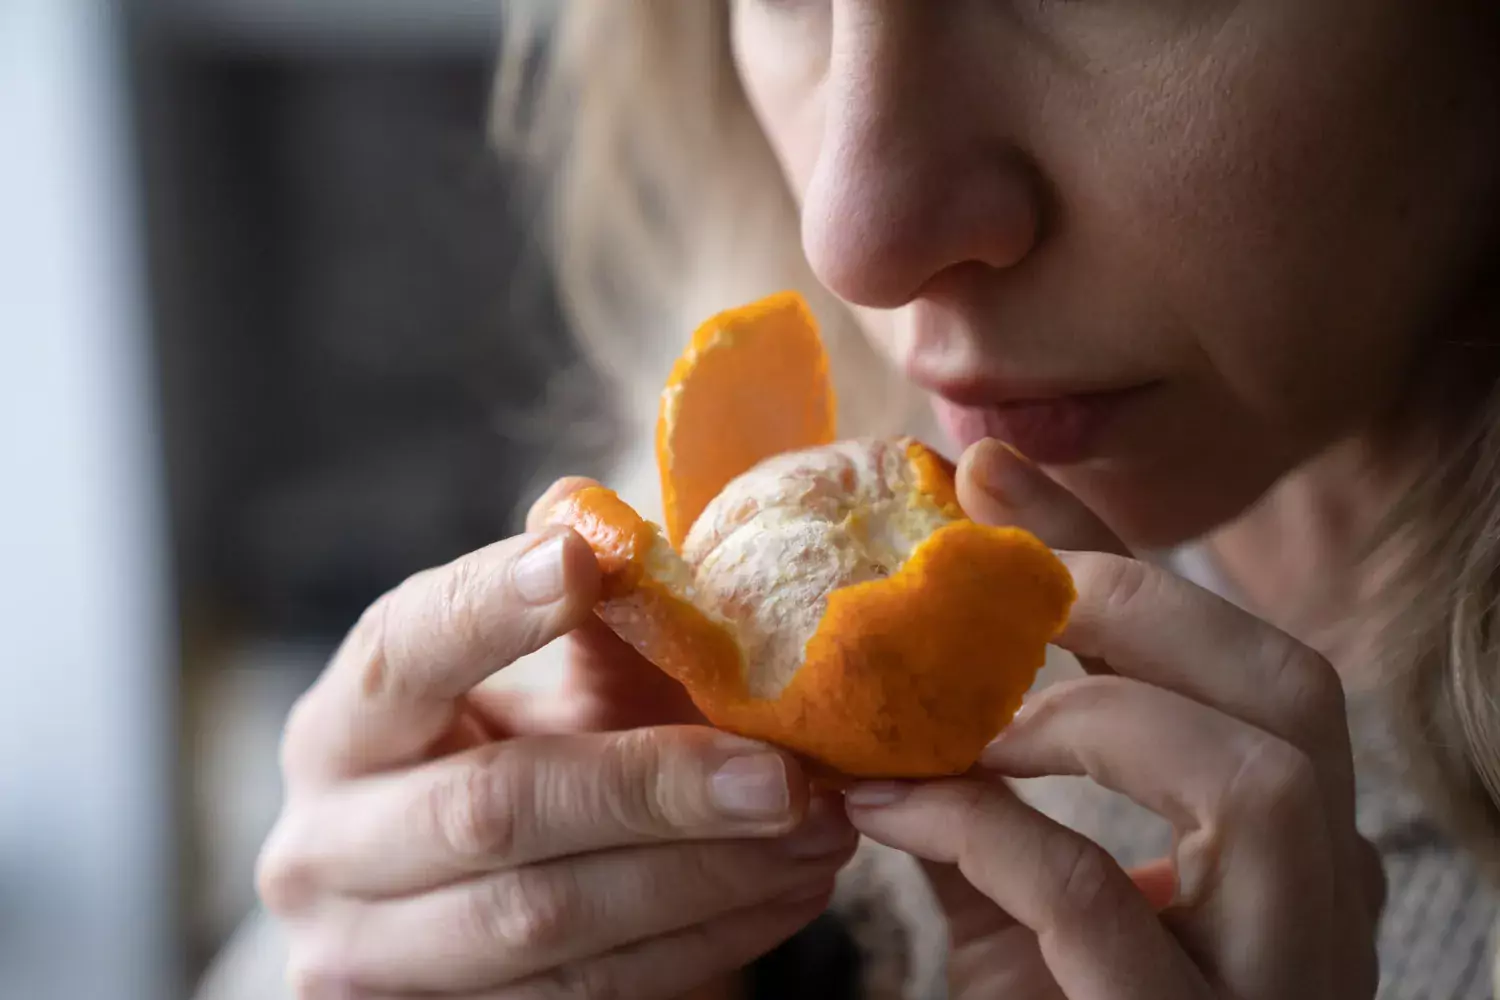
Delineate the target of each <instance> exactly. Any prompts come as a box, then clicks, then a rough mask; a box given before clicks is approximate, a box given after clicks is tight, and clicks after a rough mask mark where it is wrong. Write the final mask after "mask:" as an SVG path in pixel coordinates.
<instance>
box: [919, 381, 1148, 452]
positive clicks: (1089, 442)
mask: <svg viewBox="0 0 1500 1000" xmlns="http://www.w3.org/2000/svg"><path fill="white" fill-rule="evenodd" d="M1139 391H1140V390H1138V389H1125V390H1121V391H1118V392H1102V393H1091V394H1089V395H1079V396H1059V397H1057V398H1055V399H1037V400H1027V401H1022V402H1015V403H1003V404H999V405H996V406H961V405H959V404H957V403H953V402H950V401H949V400H946V399H942V398H938V399H935V400H934V401H933V409H934V411H935V412H936V414H937V418H938V422H939V423H941V424H942V425H943V429H944V430H945V431H946V432H947V433H948V435H949V436H950V437H952V438H953V440H954V442H955V443H956V444H957V445H958V446H959V447H960V448H967V447H968V446H969V445H971V444H973V443H974V442H976V441H980V440H983V439H984V438H998V439H999V440H1001V441H1004V442H1005V443H1007V444H1009V445H1011V446H1012V447H1013V448H1015V449H1016V450H1017V451H1019V452H1021V453H1022V454H1023V455H1025V456H1026V457H1027V458H1029V459H1031V460H1032V461H1033V462H1038V463H1040V464H1043V465H1074V464H1077V463H1079V462H1083V461H1086V460H1088V459H1090V458H1094V457H1097V455H1098V452H1099V447H1100V443H1101V439H1102V437H1103V435H1104V432H1105V430H1106V429H1107V428H1108V427H1109V425H1110V424H1111V423H1112V422H1113V421H1114V419H1115V417H1116V415H1117V414H1118V412H1119V409H1120V407H1121V405H1123V404H1124V403H1125V402H1127V401H1128V400H1129V399H1131V398H1132V397H1134V396H1135V395H1136V394H1137V393H1138V392H1139Z"/></svg>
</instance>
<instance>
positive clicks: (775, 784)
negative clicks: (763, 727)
mask: <svg viewBox="0 0 1500 1000" xmlns="http://www.w3.org/2000/svg"><path fill="white" fill-rule="evenodd" d="M709 797H710V798H711V799H712V800H713V803H714V806H715V807H716V808H717V809H718V810H719V811H720V812H722V813H724V814H725V815H728V816H733V817H736V818H740V819H761V820H769V819H781V818H783V817H785V816H786V815H787V813H788V812H790V811H791V806H792V795H791V791H790V789H789V788H788V787H787V776H786V762H785V761H783V760H782V759H781V756H780V755H779V754H774V753H757V754H750V755H748V756H742V757H731V758H730V759H729V760H728V761H726V762H725V763H724V764H723V765H722V766H721V767H720V768H719V769H718V770H717V771H715V772H714V775H713V777H712V778H711V779H710V780H709Z"/></svg>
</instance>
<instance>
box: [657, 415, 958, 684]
mask: <svg viewBox="0 0 1500 1000" xmlns="http://www.w3.org/2000/svg"><path fill="white" fill-rule="evenodd" d="M952 520H953V518H952V517H950V516H949V515H948V514H945V513H944V512H943V510H942V509H941V508H940V507H939V506H938V505H937V504H936V503H935V502H934V501H933V499H932V498H931V497H930V496H929V495H927V494H926V493H924V492H922V491H920V490H919V489H918V488H917V482H916V474H915V472H914V471H913V469H912V467H911V463H910V462H909V461H908V460H907V457H906V452H905V448H904V447H903V446H902V444H901V443H900V442H890V441H883V440H856V441H844V442H839V443H837V444H832V445H828V446H826V447H822V448H815V449H810V450H807V451H800V452H792V453H788V454H785V455H778V456H776V457H774V458H771V459H768V460H767V461H765V462H763V463H761V464H760V465H758V466H756V467H755V468H754V469H751V470H750V471H749V472H746V473H744V474H743V475H741V476H739V477H738V478H737V479H735V480H733V481H732V482H730V483H729V485H727V486H726V487H725V488H724V489H723V491H721V492H720V494H719V495H718V496H717V497H716V498H715V499H714V501H713V502H712V503H711V504H709V506H708V507H707V508H706V509H705V510H704V511H703V513H702V515H700V516H699V518H698V520H697V521H696V522H695V523H694V525H693V527H692V529H691V530H690V531H689V532H688V537H687V539H686V541H685V542H684V543H683V547H682V553H681V555H679V554H678V553H676V552H674V551H673V550H672V547H671V546H670V545H669V544H668V543H667V541H666V539H665V538H661V537H658V538H657V539H656V541H655V543H654V544H653V545H652V548H651V550H650V551H649V552H648V553H647V556H646V572H647V573H648V574H649V575H650V576H651V577H652V578H653V579H655V580H657V581H658V582H660V583H661V584H662V585H664V586H666V587H667V588H668V589H670V590H671V591H672V592H673V593H674V594H675V595H676V596H677V597H679V598H681V599H682V600H684V601H687V602H689V603H691V604H692V605H693V606H694V607H696V608H698V609H699V610H700V611H701V612H703V613H704V614H705V615H707V616H708V617H709V618H711V619H712V620H714V621H716V622H718V623H719V624H721V625H722V626H723V627H724V628H726V629H727V630H728V631H729V632H730V634H731V635H732V636H733V637H734V638H735V640H736V642H737V643H738V645H739V648H740V651H741V653H742V655H743V657H744V664H745V666H744V670H745V675H746V683H747V685H748V687H749V689H750V693H751V694H752V695H754V696H755V697H758V698H774V697H776V696H777V695H778V694H779V693H780V692H781V691H782V690H783V689H784V688H785V687H786V685H787V684H788V683H789V682H790V681H791V679H792V676H793V675H794V674H795V673H796V671H797V669H798V668H799V667H801V666H802V663H803V657H804V653H805V650H806V646H807V642H808V640H809V639H811V638H812V636H813V634H814V633H815V632H816V631H817V628H818V623H819V622H820V621H821V620H822V618H823V614H824V611H825V610H826V608H827V604H828V595H829V594H831V593H832V592H833V591H835V590H838V589H839V588H841V587H846V586H849V585H850V584H854V583H861V582H865V581H869V580H878V579H882V578H884V577H887V576H890V575H891V574H892V573H894V572H895V571H896V570H897V569H898V568H900V566H901V565H902V564H903V563H904V562H905V561H906V560H907V558H908V557H910V555H911V553H912V551H913V550H914V549H915V548H916V547H917V545H919V544H920V543H921V542H922V541H923V540H925V539H926V538H927V537H928V536H930V535H931V534H932V533H933V532H934V531H936V530H937V529H938V528H941V527H942V526H943V525H945V524H949V523H951V522H952Z"/></svg>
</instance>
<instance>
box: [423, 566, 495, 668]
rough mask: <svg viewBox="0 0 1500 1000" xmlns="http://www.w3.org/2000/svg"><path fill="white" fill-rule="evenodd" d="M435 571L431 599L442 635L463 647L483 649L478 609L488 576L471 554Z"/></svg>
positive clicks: (473, 649) (480, 619) (481, 606)
mask: <svg viewBox="0 0 1500 1000" xmlns="http://www.w3.org/2000/svg"><path fill="white" fill-rule="evenodd" d="M435 572H436V577H437V578H436V580H435V581H434V582H435V587H434V591H435V594H434V598H433V599H434V600H435V602H436V609H435V610H436V614H437V620H438V621H439V622H440V623H441V627H442V629H443V631H444V633H445V634H447V635H449V636H451V637H452V639H453V641H455V642H457V643H458V644H459V647H460V648H461V649H464V650H471V651H478V650H481V649H483V648H484V627H483V619H484V615H483V613H482V608H483V606H484V594H485V592H486V581H487V580H488V579H489V577H490V575H491V574H490V573H487V572H486V571H485V570H484V569H483V568H482V567H481V566H480V564H479V560H478V559H477V558H476V557H475V556H473V555H472V554H471V555H466V556H461V557H460V558H458V559H455V560H454V561H453V562H451V563H449V564H448V565H447V566H444V567H443V568H442V569H441V570H439V571H435Z"/></svg>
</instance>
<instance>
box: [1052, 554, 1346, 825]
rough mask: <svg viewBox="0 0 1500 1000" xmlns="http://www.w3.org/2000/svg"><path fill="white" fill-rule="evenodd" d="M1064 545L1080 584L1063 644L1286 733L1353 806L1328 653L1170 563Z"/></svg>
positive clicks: (1338, 807)
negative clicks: (1185, 575) (1172, 570)
mask: <svg viewBox="0 0 1500 1000" xmlns="http://www.w3.org/2000/svg"><path fill="white" fill-rule="evenodd" d="M1058 555H1059V557H1060V558H1061V559H1062V560H1063V562H1064V563H1066V564H1067V566H1068V569H1069V571H1070V572H1071V573H1072V575H1073V580H1074V584H1075V586H1076V587H1077V591H1078V598H1077V601H1076V602H1075V604H1074V606H1073V609H1072V612H1071V615H1070V618H1069V621H1068V624H1067V625H1066V627H1065V628H1064V629H1063V632H1062V634H1061V635H1060V636H1058V637H1057V639H1056V642H1057V644H1058V645H1059V646H1061V647H1062V648H1064V649H1066V650H1068V651H1069V652H1072V653H1074V654H1076V655H1078V656H1088V657H1096V658H1098V659H1100V660H1103V661H1104V662H1105V663H1106V664H1108V665H1109V666H1110V667H1111V668H1112V669H1113V670H1115V671H1116V672H1117V673H1119V674H1121V675H1122V676H1125V677H1131V678H1134V679H1136V680H1140V681H1145V682H1146V683H1148V684H1153V685H1156V686H1157V687H1163V688H1167V689H1169V690H1172V691H1175V692H1177V693H1178V694H1182V695H1186V696H1187V697H1189V698H1192V699H1193V700H1194V701H1197V702H1199V703H1201V704H1205V705H1208V706H1210V707H1212V708H1215V709H1218V710H1219V711H1222V712H1225V713H1227V714H1229V715H1232V716H1234V717H1235V718H1237V719H1239V720H1240V721H1242V722H1246V723H1248V724H1250V725H1252V726H1254V727H1256V728H1258V729H1261V730H1264V731H1265V732H1268V733H1272V734H1274V735H1276V736H1279V737H1281V738H1282V739H1283V740H1285V741H1287V742H1288V743H1290V744H1292V745H1293V746H1295V747H1298V748H1299V749H1301V750H1302V751H1303V752H1304V753H1306V754H1307V755H1308V756H1309V757H1311V758H1312V760H1313V762H1314V763H1315V764H1316V765H1317V767H1318V770H1319V772H1320V773H1321V774H1322V775H1323V776H1324V777H1325V778H1326V779H1328V786H1327V787H1328V791H1329V793H1330V795H1331V796H1332V799H1333V801H1332V805H1333V808H1334V810H1335V814H1336V815H1344V814H1346V813H1348V814H1352V811H1353V808H1354V766H1353V762H1352V759H1351V754H1350V746H1349V732H1348V727H1347V724H1346V720H1345V716H1344V689H1343V685H1342V683H1341V682H1340V680H1339V677H1338V674H1337V673H1336V672H1335V671H1334V669H1333V667H1332V666H1331V665H1330V664H1329V663H1328V661H1327V660H1325V659H1324V658H1323V657H1322V656H1320V655H1318V654H1317V653H1316V652H1314V651H1313V650H1312V649H1310V648H1309V647H1307V646H1305V645H1303V644H1302V643H1300V642H1298V641H1297V640H1296V639H1294V638H1293V637H1292V636H1290V635H1288V634H1287V633H1285V632H1283V631H1281V630H1279V629H1277V628H1275V627H1273V626H1271V625H1269V624H1267V623H1266V622H1263V621H1261V620H1260V619H1258V618H1256V617H1255V616H1254V615H1252V614H1250V613H1249V612H1247V611H1245V610H1243V609H1241V608H1239V607H1237V606H1235V605H1234V604H1231V603H1230V602H1229V601H1227V600H1224V599H1223V598H1221V597H1219V596H1217V595H1215V594H1212V593H1210V592H1209V591H1207V590H1204V589H1203V588H1201V587H1198V586H1197V585H1195V584H1193V583H1190V582H1188V581H1187V580H1184V579H1182V578H1181V577H1179V576H1176V575H1174V574H1172V573H1170V572H1167V571H1166V570H1163V569H1159V568H1157V567H1154V566H1150V565H1148V564H1146V563H1143V562H1139V561H1137V560H1134V559H1127V558H1123V557H1120V556H1112V555H1105V554H1101V553H1094V552H1060V553H1058Z"/></svg>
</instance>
